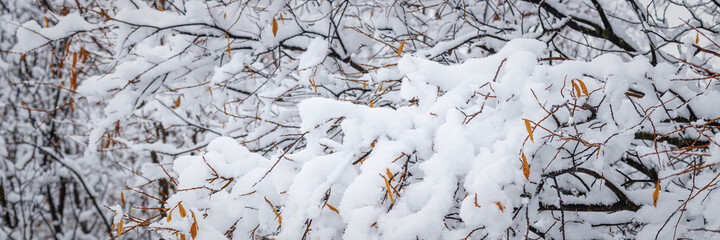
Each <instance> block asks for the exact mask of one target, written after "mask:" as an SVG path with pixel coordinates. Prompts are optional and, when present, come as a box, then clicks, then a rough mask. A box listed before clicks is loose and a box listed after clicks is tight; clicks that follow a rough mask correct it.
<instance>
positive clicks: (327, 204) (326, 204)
mask: <svg viewBox="0 0 720 240" xmlns="http://www.w3.org/2000/svg"><path fill="white" fill-rule="evenodd" d="M325 206H327V207H328V208H330V210H332V211H333V212H335V213H337V214H340V211H338V210H337V208H335V207H333V206H332V205H330V204H329V203H325Z"/></svg>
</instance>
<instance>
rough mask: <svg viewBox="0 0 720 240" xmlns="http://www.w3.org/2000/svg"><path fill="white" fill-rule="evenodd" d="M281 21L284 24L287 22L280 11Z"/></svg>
mask: <svg viewBox="0 0 720 240" xmlns="http://www.w3.org/2000/svg"><path fill="white" fill-rule="evenodd" d="M280 21H282V23H283V24H285V19H284V18H283V16H282V13H280Z"/></svg>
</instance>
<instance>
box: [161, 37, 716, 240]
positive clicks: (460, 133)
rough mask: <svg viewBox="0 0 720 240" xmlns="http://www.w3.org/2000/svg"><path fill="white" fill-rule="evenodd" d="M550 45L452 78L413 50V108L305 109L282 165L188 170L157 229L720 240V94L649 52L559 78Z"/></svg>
mask: <svg viewBox="0 0 720 240" xmlns="http://www.w3.org/2000/svg"><path fill="white" fill-rule="evenodd" d="M543 49H544V44H543V43H541V42H538V41H534V40H513V41H511V42H509V43H508V44H507V45H506V46H505V47H504V48H503V49H502V50H500V51H499V52H498V53H497V54H494V55H492V56H489V57H487V58H481V59H472V60H468V61H466V62H464V63H462V64H459V65H453V66H444V65H441V64H439V63H436V62H432V61H429V60H427V59H425V58H423V57H416V56H411V55H405V56H404V57H403V58H402V59H401V60H400V62H399V63H398V69H399V71H400V72H401V73H402V74H403V75H404V76H405V77H404V78H403V79H402V86H401V89H400V90H399V97H400V98H401V100H398V101H399V102H404V104H403V106H401V107H398V108H396V109H392V108H388V107H370V106H365V105H361V104H353V103H349V102H345V101H338V100H333V99H326V98H312V99H307V100H304V101H302V103H300V105H299V106H298V111H299V115H300V118H301V121H302V123H301V125H300V132H302V135H300V136H296V138H297V139H298V140H297V141H296V142H295V143H293V144H291V146H290V147H289V148H287V149H284V150H282V149H277V151H276V152H275V154H273V155H272V156H270V157H269V158H265V157H263V156H261V155H258V154H255V153H252V152H250V151H249V150H248V149H247V148H246V147H245V146H243V145H242V144H241V143H240V142H238V141H236V140H233V139H232V138H228V137H220V138H217V139H215V140H213V141H212V142H210V144H209V145H208V147H207V151H206V152H204V153H203V154H201V155H196V156H183V157H180V158H178V159H176V160H175V161H174V163H173V167H172V171H171V175H175V174H177V175H175V176H177V177H176V179H175V180H174V181H176V182H177V188H178V190H177V192H176V193H175V194H174V195H172V196H171V197H170V198H169V199H168V200H167V203H168V206H176V207H171V210H170V212H168V215H169V216H171V218H165V219H162V220H158V221H156V222H155V223H154V224H152V225H151V226H150V228H151V229H156V230H159V231H160V232H161V233H163V235H164V236H165V237H166V238H170V237H172V235H173V234H186V235H187V236H190V235H191V233H192V232H195V233H194V234H196V237H197V238H198V239H223V238H229V239H248V238H251V239H255V237H258V236H260V237H276V238H278V239H301V238H303V239H304V238H309V239H340V238H344V239H417V238H419V239H462V238H481V237H483V236H485V237H488V238H490V239H496V238H504V237H508V236H509V238H521V237H530V238H538V237H542V238H550V239H558V238H569V239H587V238H593V239H602V238H613V237H630V238H636V237H637V238H642V239H648V238H655V237H659V238H661V239H665V238H670V237H684V238H701V237H712V236H713V235H712V234H714V233H708V235H704V234H706V233H705V232H703V231H699V229H703V228H706V229H717V228H718V227H720V221H718V219H717V217H716V215H717V214H716V211H715V210H716V208H715V206H714V205H716V204H714V203H716V202H715V201H714V199H717V198H718V197H720V194H719V193H718V192H713V191H712V190H713V189H714V186H715V184H717V181H718V179H716V177H717V176H718V175H717V167H716V166H715V165H716V164H717V163H718V162H719V161H720V155H717V153H713V152H717V151H718V150H719V149H720V145H718V144H717V142H715V141H716V140H718V139H719V138H720V135H719V134H716V132H717V131H716V129H717V128H718V126H720V125H719V124H718V123H717V122H716V120H718V119H717V118H718V117H719V114H720V111H718V110H717V108H716V107H714V106H713V103H712V101H716V100H717V99H720V91H718V90H720V88H718V86H717V85H716V84H711V85H702V86H701V85H699V84H698V82H697V81H682V80H681V79H686V78H689V77H691V76H693V74H689V73H687V72H685V71H681V72H680V73H676V72H675V68H674V67H672V66H670V65H666V64H660V65H658V66H655V67H653V66H652V65H651V64H650V63H649V62H648V60H647V59H645V58H642V57H641V58H637V59H633V60H631V61H626V62H624V61H623V60H622V59H620V58H619V57H617V56H614V55H610V54H607V55H602V56H599V57H597V58H595V59H593V60H592V61H589V62H583V61H565V62H563V63H561V64H557V65H552V66H551V65H548V64H543V63H541V62H538V59H539V58H540V56H542V55H543ZM526 124H527V125H526ZM299 141H301V142H303V143H304V144H303V146H302V147H298V146H299V145H298V144H296V143H297V142H299ZM708 148H709V149H710V151H708ZM658 183H659V185H657V188H658V189H659V190H658V191H657V194H658V195H659V196H658V197H657V198H655V197H653V194H656V193H654V192H655V189H656V184H658ZM655 201H657V202H655ZM181 205H182V206H183V209H184V210H181V209H180V208H178V207H177V206H181ZM180 211H189V212H192V214H193V216H195V217H184V218H183V217H179V216H180V213H179V212H180ZM189 215H190V214H189V213H187V216H189ZM668 220H671V221H670V222H669V223H668V222H667V221H668ZM193 224H195V226H196V227H195V226H193Z"/></svg>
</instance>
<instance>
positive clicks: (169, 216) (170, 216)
mask: <svg viewBox="0 0 720 240" xmlns="http://www.w3.org/2000/svg"><path fill="white" fill-rule="evenodd" d="M170 221H172V211H169V213H168V217H167V222H170Z"/></svg>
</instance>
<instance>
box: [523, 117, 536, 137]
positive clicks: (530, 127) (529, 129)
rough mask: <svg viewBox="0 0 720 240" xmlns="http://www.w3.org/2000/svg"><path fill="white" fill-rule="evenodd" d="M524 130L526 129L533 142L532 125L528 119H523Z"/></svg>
mask: <svg viewBox="0 0 720 240" xmlns="http://www.w3.org/2000/svg"><path fill="white" fill-rule="evenodd" d="M525 130H527V132H528V135H530V141H531V142H535V139H534V138H533V132H532V126H530V120H527V119H525Z"/></svg>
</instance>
